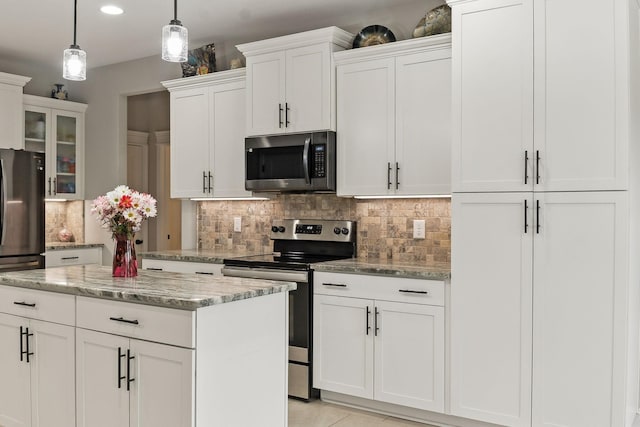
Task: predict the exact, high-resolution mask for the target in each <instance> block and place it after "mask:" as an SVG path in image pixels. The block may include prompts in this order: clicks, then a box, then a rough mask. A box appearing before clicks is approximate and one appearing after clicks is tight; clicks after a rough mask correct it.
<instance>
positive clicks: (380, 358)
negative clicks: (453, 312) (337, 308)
mask: <svg viewBox="0 0 640 427" xmlns="http://www.w3.org/2000/svg"><path fill="white" fill-rule="evenodd" d="M375 308H376V313H377V316H378V317H377V320H376V321H375V322H374V325H375V326H376V327H378V328H379V330H378V331H376V338H375V390H374V399H376V400H381V401H383V402H389V403H395V404H398V405H404V406H410V407H413V408H418V409H425V410H428V411H436V412H443V411H444V307H435V306H431V305H418V304H405V303H396V302H388V301H376V307H375Z"/></svg>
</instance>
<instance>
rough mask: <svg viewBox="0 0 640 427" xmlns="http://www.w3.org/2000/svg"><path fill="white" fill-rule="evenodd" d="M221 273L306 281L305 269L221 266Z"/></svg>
mask: <svg viewBox="0 0 640 427" xmlns="http://www.w3.org/2000/svg"><path fill="white" fill-rule="evenodd" d="M222 275H223V276H229V277H243V278H247V279H264V280H282V281H285V282H297V283H307V282H308V281H309V278H308V272H306V271H283V270H272V269H269V268H251V267H223V268H222Z"/></svg>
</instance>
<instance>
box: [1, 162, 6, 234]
mask: <svg viewBox="0 0 640 427" xmlns="http://www.w3.org/2000/svg"><path fill="white" fill-rule="evenodd" d="M6 212H7V177H6V176H5V174H4V160H2V159H0V246H4V236H5V225H6V222H5V214H6Z"/></svg>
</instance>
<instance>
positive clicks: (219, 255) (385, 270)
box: [138, 249, 451, 280]
mask: <svg viewBox="0 0 640 427" xmlns="http://www.w3.org/2000/svg"><path fill="white" fill-rule="evenodd" d="M247 255H259V253H257V252H237V251H236V252H216V251H212V250H203V249H200V250H198V249H186V250H175V251H158V252H146V253H141V254H138V258H143V259H157V260H165V261H187V262H204V263H211V264H222V261H223V260H224V259H225V258H237V257H240V256H247ZM313 269H314V270H315V271H326V272H333V273H352V274H375V275H380V276H393V277H407V278H412V279H426V280H449V279H451V266H450V265H446V264H433V265H431V264H427V263H417V262H416V263H411V262H397V261H387V260H379V259H367V258H350V259H345V260H337V261H326V262H320V263H315V264H313Z"/></svg>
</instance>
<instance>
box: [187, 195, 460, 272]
mask: <svg viewBox="0 0 640 427" xmlns="http://www.w3.org/2000/svg"><path fill="white" fill-rule="evenodd" d="M197 216H198V228H197V229H198V241H199V247H200V248H202V249H214V250H220V251H234V250H238V251H243V252H244V251H250V252H254V251H255V252H270V251H271V250H272V243H271V241H270V239H269V233H270V228H271V221H272V220H273V219H280V218H302V219H348V220H355V221H357V222H358V236H357V245H358V256H360V257H365V258H371V259H390V260H394V261H399V262H405V261H406V262H418V263H422V262H424V263H429V264H436V265H438V264H441V265H443V266H448V265H449V264H450V262H451V200H450V199H448V198H436V199H431V198H428V199H426V198H425V199H370V200H359V199H350V198H341V197H337V196H335V195H326V194H305V195H297V194H296V195H291V194H281V195H278V196H277V197H275V198H274V199H271V200H264V201H262V200H260V201H257V200H250V201H244V200H243V201H206V202H199V203H198V211H197ZM234 217H240V218H242V232H240V233H236V232H234V231H233V218H234ZM414 219H423V220H425V221H426V236H425V237H426V238H425V239H419V240H418V239H413V220H414Z"/></svg>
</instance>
